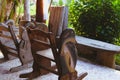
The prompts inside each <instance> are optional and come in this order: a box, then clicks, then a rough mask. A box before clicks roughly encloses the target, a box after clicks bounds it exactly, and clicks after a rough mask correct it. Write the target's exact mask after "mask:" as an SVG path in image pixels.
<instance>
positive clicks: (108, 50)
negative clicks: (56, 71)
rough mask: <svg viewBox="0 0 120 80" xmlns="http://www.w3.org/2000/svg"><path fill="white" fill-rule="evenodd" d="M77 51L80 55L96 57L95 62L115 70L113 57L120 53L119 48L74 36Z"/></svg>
mask: <svg viewBox="0 0 120 80" xmlns="http://www.w3.org/2000/svg"><path fill="white" fill-rule="evenodd" d="M76 40H77V48H78V51H79V52H80V53H82V54H94V55H96V58H95V59H96V62H98V63H99V64H102V65H104V66H107V67H110V68H115V55H116V54H119V53H120V46H117V45H113V44H110V43H106V42H102V41H98V40H93V39H89V38H85V37H81V36H76Z"/></svg>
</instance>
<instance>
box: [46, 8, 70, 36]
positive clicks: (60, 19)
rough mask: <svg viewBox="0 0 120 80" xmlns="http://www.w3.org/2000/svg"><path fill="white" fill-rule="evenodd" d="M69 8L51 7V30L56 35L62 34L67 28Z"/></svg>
mask: <svg viewBox="0 0 120 80" xmlns="http://www.w3.org/2000/svg"><path fill="white" fill-rule="evenodd" d="M67 19H68V8H67V7H65V6H59V7H50V17H49V24H48V27H49V31H50V32H52V33H54V35H55V36H60V35H61V33H62V31H63V30H65V29H66V28H67V24H68V22H67V21H68V20H67Z"/></svg>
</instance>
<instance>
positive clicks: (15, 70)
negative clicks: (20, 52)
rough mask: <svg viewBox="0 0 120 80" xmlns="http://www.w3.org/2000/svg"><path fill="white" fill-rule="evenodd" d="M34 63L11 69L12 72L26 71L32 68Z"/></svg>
mask: <svg viewBox="0 0 120 80" xmlns="http://www.w3.org/2000/svg"><path fill="white" fill-rule="evenodd" d="M32 63H33V62H32V61H31V62H30V63H26V64H23V65H20V66H17V67H13V68H11V69H10V72H17V71H20V70H23V69H26V68H30V67H32Z"/></svg>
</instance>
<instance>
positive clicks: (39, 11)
mask: <svg viewBox="0 0 120 80" xmlns="http://www.w3.org/2000/svg"><path fill="white" fill-rule="evenodd" d="M36 21H37V22H44V13H43V0H37V2H36Z"/></svg>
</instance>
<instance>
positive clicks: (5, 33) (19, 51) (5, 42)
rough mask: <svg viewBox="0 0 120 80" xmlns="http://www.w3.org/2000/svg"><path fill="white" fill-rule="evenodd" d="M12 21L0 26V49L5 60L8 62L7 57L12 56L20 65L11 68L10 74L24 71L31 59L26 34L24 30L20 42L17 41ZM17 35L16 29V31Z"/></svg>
mask: <svg viewBox="0 0 120 80" xmlns="http://www.w3.org/2000/svg"><path fill="white" fill-rule="evenodd" d="M15 28H16V27H15V25H14V21H13V20H9V21H7V22H6V23H1V24H0V31H1V36H0V45H1V46H2V47H1V48H0V49H1V51H2V53H3V55H4V58H5V59H6V60H9V56H8V55H12V56H15V57H18V58H19V59H20V62H21V64H22V65H20V66H17V67H14V68H11V69H10V71H11V72H15V71H19V70H22V69H25V68H27V67H29V66H30V63H29V62H31V61H32V60H33V58H32V54H31V49H30V46H31V45H30V42H29V39H28V35H27V32H26V31H25V30H24V31H23V33H22V38H21V40H18V39H17V37H16V35H15V31H14V30H13V29H15ZM17 34H18V29H17Z"/></svg>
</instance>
